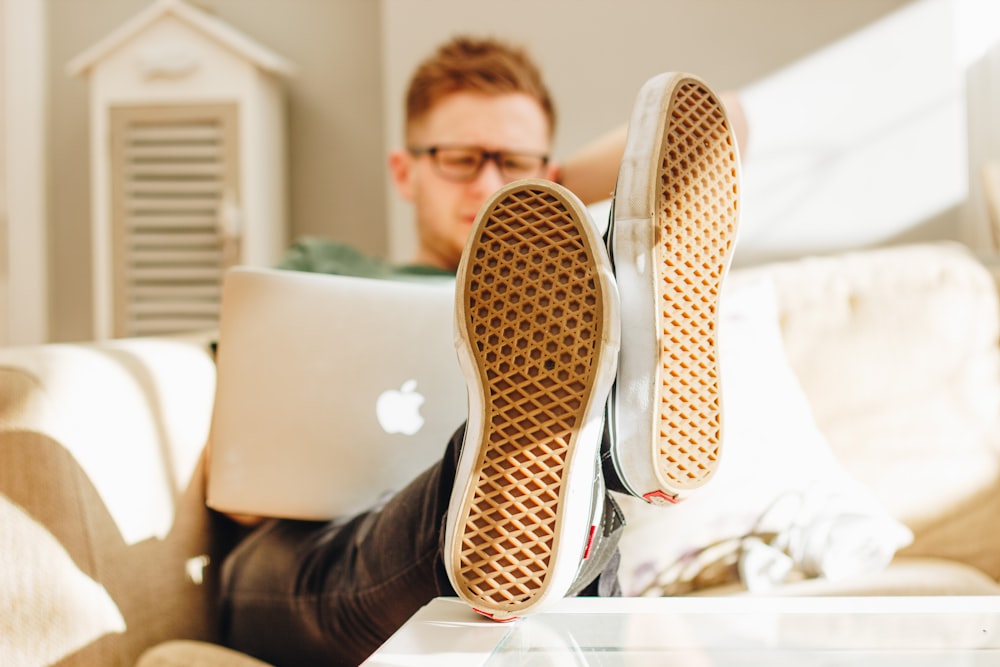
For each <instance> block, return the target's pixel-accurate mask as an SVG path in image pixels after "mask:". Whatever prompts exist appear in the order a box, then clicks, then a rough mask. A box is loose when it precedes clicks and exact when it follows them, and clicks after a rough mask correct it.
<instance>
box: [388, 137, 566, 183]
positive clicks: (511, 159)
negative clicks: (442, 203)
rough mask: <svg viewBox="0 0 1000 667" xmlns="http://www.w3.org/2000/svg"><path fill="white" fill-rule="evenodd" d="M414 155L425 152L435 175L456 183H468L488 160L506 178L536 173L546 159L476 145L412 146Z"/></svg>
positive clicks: (540, 155)
mask: <svg viewBox="0 0 1000 667" xmlns="http://www.w3.org/2000/svg"><path fill="white" fill-rule="evenodd" d="M408 150H409V151H410V154H412V155H415V156H420V155H429V156H430V158H431V161H432V162H433V164H434V168H435V169H436V170H437V172H438V173H439V174H441V175H442V176H443V177H445V178H446V179H448V180H449V181H455V182H456V183H468V182H469V181H472V180H474V179H475V178H476V176H478V175H479V172H480V171H482V169H483V166H484V165H485V164H486V163H487V162H489V161H490V160H492V161H493V162H495V163H496V165H497V169H499V170H500V175H501V176H503V178H504V179H506V180H507V181H516V180H518V179H521V178H531V177H533V176H538V175H539V174H540V173H541V171H542V168H543V167H545V165H546V164H548V162H549V156H548V155H542V154H538V153H521V152H517V151H488V150H484V149H482V148H479V147H478V146H426V147H425V146H413V147H411V148H409V149H408Z"/></svg>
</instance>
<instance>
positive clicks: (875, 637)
mask: <svg viewBox="0 0 1000 667" xmlns="http://www.w3.org/2000/svg"><path fill="white" fill-rule="evenodd" d="M364 665H365V666H366V667H374V666H379V667H388V666H390V665H391V666H394V667H400V666H404V665H405V666H406V667H422V666H427V667H430V666H432V665H433V666H434V667H451V666H454V667H459V666H460V667H474V666H483V667H511V666H513V665H518V666H521V667H530V666H532V665H539V666H540V665H573V666H583V665H599V666H601V667H618V666H622V667H625V666H627V667H647V666H648V667H654V666H655V667H661V666H663V665H668V666H670V667H673V666H681V667H687V666H690V667H702V666H707V665H712V666H723V667H729V666H733V667H735V666H741V667H742V666H744V665H746V666H750V665H754V666H756V665H766V666H767V667H782V666H784V665H789V666H792V665H794V666H795V667H809V666H812V665H823V666H840V665H850V666H856V665H865V666H871V667H876V666H877V667H895V666H897V665H898V666H901V667H902V666H904V665H905V666H906V667H924V666H930V665H934V666H938V665H941V666H947V667H965V666H975V667H979V666H985V665H998V666H1000V597H993V596H983V597H944V596H940V597H854V598H846V597H845V598H794V597H785V598H782V597H703V598H697V597H684V598H604V599H599V598H573V599H566V600H563V601H562V602H560V603H559V604H558V605H557V606H555V607H554V608H553V609H552V610H550V611H547V612H545V613H542V614H538V615H535V616H528V617H525V618H522V619H519V620H516V621H513V622H510V623H495V622H493V621H490V620H487V619H485V618H482V617H480V616H479V615H478V614H476V613H475V612H473V611H471V610H470V609H469V608H468V607H467V606H466V605H465V604H464V603H462V602H460V601H458V600H457V599H454V598H438V599H436V600H433V601H432V602H431V603H430V604H428V605H427V606H425V607H423V608H422V609H421V610H420V611H418V612H417V613H416V614H414V616H413V617H412V618H411V619H410V620H409V621H408V622H407V623H406V624H405V625H404V626H403V627H402V628H400V630H399V631H398V632H397V633H396V634H394V635H393V636H392V637H391V638H390V639H389V640H388V641H387V642H386V643H385V644H384V645H383V646H382V647H381V648H380V649H379V650H378V651H377V652H376V653H375V654H374V655H372V656H371V658H369V660H367V661H366V662H365V663H364Z"/></svg>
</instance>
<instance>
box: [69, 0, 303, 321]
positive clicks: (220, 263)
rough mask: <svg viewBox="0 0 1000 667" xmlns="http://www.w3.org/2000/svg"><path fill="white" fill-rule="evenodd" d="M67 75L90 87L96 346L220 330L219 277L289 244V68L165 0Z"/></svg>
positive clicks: (268, 261) (212, 20)
mask: <svg viewBox="0 0 1000 667" xmlns="http://www.w3.org/2000/svg"><path fill="white" fill-rule="evenodd" d="M69 71H70V72H71V73H72V74H75V75H79V76H85V77H87V78H88V81H89V84H90V114H91V120H90V125H91V190H92V195H91V196H92V205H91V226H92V239H93V265H94V310H95V312H94V322H95V331H94V336H95V338H97V339H102V338H109V337H122V336H135V335H157V334H166V333H174V332H180V331H192V330H204V329H210V328H213V327H214V326H215V325H216V322H217V316H218V308H219V287H220V282H221V276H222V273H223V271H224V270H225V269H226V268H227V267H228V266H230V265H232V264H252V265H263V266H266V265H272V264H273V263H274V262H275V261H277V259H278V258H280V256H281V254H282V253H283V252H284V250H285V248H286V247H287V221H286V209H287V204H286V198H287V195H286V184H285V181H286V173H285V172H286V166H285V165H286V160H285V119H284V101H283V91H282V85H281V84H282V77H284V76H287V75H289V74H290V73H291V71H292V67H291V65H290V64H289V63H288V62H287V61H285V60H284V59H283V58H281V57H280V56H278V55H276V54H274V53H273V52H271V51H269V50H268V49H266V48H264V47H262V46H260V45H259V44H257V43H255V42H253V41H252V40H251V39H249V38H248V37H246V36H245V35H242V34H240V33H238V32H237V31H235V30H234V29H233V28H231V27H230V26H228V25H227V24H225V23H223V22H222V21H220V20H219V19H217V18H216V17H214V16H211V15H208V14H206V13H204V12H202V11H201V10H198V9H196V8H194V7H192V6H190V5H188V4H186V3H184V2H182V1H181V0H159V1H158V2H154V3H153V4H151V5H150V6H149V7H148V8H147V9H146V10H145V11H144V12H142V13H140V14H139V15H137V16H135V17H134V18H133V19H131V20H130V21H128V22H126V23H125V24H124V25H122V26H121V27H120V28H118V29H117V30H116V31H114V32H113V33H111V34H110V35H108V37H106V38H105V39H104V40H102V41H101V42H99V43H98V44H96V45H94V46H93V47H91V48H90V49H88V50H87V51H85V52H84V53H82V54H80V55H79V56H77V58H75V59H74V60H73V61H72V62H71V63H70V64H69Z"/></svg>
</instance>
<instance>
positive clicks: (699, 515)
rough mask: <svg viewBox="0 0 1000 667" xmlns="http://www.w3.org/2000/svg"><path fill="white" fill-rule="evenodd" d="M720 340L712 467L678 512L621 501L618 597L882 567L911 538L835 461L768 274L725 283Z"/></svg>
mask: <svg viewBox="0 0 1000 667" xmlns="http://www.w3.org/2000/svg"><path fill="white" fill-rule="evenodd" d="M734 285H735V284H734ZM719 336H720V364H721V373H722V398H723V407H724V413H723V419H724V429H723V448H722V457H721V462H720V467H719V471H718V473H717V474H716V476H715V478H714V479H713V480H711V481H710V482H709V483H708V484H707V485H706V486H705V487H704V488H702V489H699V490H698V492H697V493H695V494H693V495H692V497H691V498H690V499H689V500H687V501H685V502H684V503H682V504H681V505H679V506H677V507H662V508H661V507H656V506H651V505H648V504H646V503H644V502H642V501H639V500H637V499H632V498H624V499H623V500H622V506H623V509H624V511H625V514H626V518H627V525H626V527H625V532H624V534H623V536H622V542H621V558H622V564H621V570H620V571H621V580H622V588H623V590H624V592H625V594H626V595H650V594H655V595H663V594H667V595H675V594H681V593H687V592H690V591H693V590H698V589H699V588H701V587H704V586H710V585H716V584H718V583H719V582H720V581H724V580H728V579H734V578H736V577H740V578H741V579H742V580H744V581H746V582H748V583H750V584H751V585H754V586H756V587H767V586H770V585H772V583H773V582H774V581H782V580H783V579H784V578H785V577H786V576H789V575H791V574H793V570H794V571H796V572H799V573H802V574H805V575H808V576H818V575H823V576H828V577H840V576H847V575H849V574H852V573H855V572H857V571H871V570H879V569H881V568H882V567H884V566H885V565H886V564H887V563H888V562H889V561H890V560H891V559H892V557H893V555H894V554H895V552H896V550H897V549H898V548H899V547H900V546H901V545H904V544H906V543H908V541H909V539H910V537H911V535H910V533H909V531H908V530H907V529H906V528H905V527H904V526H902V525H900V524H899V523H898V522H896V521H894V520H893V519H892V518H891V517H890V516H889V515H888V514H887V513H886V512H885V511H884V509H883V508H881V506H880V504H879V503H878V501H877V500H875V499H874V498H873V497H872V496H871V495H870V494H869V493H868V492H867V491H866V490H865V489H864V488H862V486H861V485H860V484H859V483H858V482H857V481H856V480H854V479H852V478H851V476H850V475H849V474H848V473H847V472H846V471H845V470H844V469H843V467H841V466H840V465H839V463H838V462H837V461H836V460H835V459H834V457H833V454H832V453H831V451H830V449H829V447H828V445H827V443H826V440H825V438H824V437H823V434H822V433H821V432H820V431H819V429H818V428H817V426H816V424H815V421H814V420H813V418H812V414H811V412H810V408H809V404H808V401H807V400H806V398H805V395H804V394H803V393H802V389H801V387H800V386H799V384H798V382H797V380H796V378H795V376H794V374H793V372H792V370H791V368H790V367H789V365H788V360H787V358H786V356H785V353H784V350H783V346H782V339H781V331H780V329H779V326H778V320H777V304H776V301H775V294H774V290H773V286H772V285H771V284H770V282H769V281H767V280H759V281H756V282H751V283H748V282H746V281H742V282H741V284H739V285H735V286H734V287H730V286H729V284H727V288H726V290H725V292H724V294H723V299H722V312H721V318H720V324H719ZM752 535H756V536H759V539H758V540H754V539H753V538H751V537H750V536H752ZM751 544H755V545H756V546H758V547H759V548H756V549H754V550H750V549H749V548H748V547H749V545H751ZM778 565H785V566H786V567H787V570H785V571H779V570H778V568H777V567H776V566H778Z"/></svg>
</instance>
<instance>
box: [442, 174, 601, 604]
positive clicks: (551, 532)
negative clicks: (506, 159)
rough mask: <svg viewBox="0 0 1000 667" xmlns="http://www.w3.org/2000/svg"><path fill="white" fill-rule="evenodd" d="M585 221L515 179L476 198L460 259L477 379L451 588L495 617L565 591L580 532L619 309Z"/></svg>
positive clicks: (462, 337)
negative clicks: (480, 204)
mask: <svg viewBox="0 0 1000 667" xmlns="http://www.w3.org/2000/svg"><path fill="white" fill-rule="evenodd" d="M589 224H590V223H589V220H588V219H587V217H586V213H585V211H584V209H583V208H582V205H581V204H579V201H578V200H576V199H575V197H573V196H572V195H571V194H570V193H569V192H568V191H566V190H565V189H562V188H560V187H559V186H556V185H555V184H552V183H548V182H543V181H522V182H520V183H517V184H514V185H513V187H512V186H508V187H507V188H505V189H504V190H501V191H500V192H499V193H498V194H497V195H495V196H494V198H493V199H492V200H491V201H490V202H488V203H487V204H486V206H485V208H484V209H483V212H482V213H481V214H480V218H479V222H478V223H477V226H476V227H475V228H474V229H473V231H472V237H471V238H470V242H469V246H468V247H467V248H466V252H465V255H464V258H463V262H462V266H461V267H460V268H459V273H458V284H457V286H456V290H457V295H456V299H457V309H456V313H457V336H458V349H459V357H460V360H461V361H462V365H463V368H464V369H465V370H466V376H467V378H468V377H469V376H470V375H472V376H473V377H474V378H475V382H473V383H471V384H470V394H469V401H470V415H469V424H468V427H467V434H466V441H465V445H464V447H463V452H462V460H461V461H460V464H459V472H458V474H457V475H456V480H457V481H456V486H455V493H454V494H453V497H452V503H451V506H450V507H449V517H448V536H447V538H446V543H447V546H446V555H445V558H446V564H447V565H448V571H449V576H450V578H451V579H452V584H453V586H454V587H455V589H456V591H457V592H458V594H459V596H460V597H462V598H463V599H465V600H466V601H467V602H469V603H470V604H471V605H472V606H473V607H474V608H475V609H476V610H477V611H480V612H481V613H484V614H486V615H488V616H491V617H493V618H496V619H498V620H499V619H503V618H506V617H510V616H516V615H521V614H523V613H527V612H529V611H532V610H533V608H534V607H535V606H536V605H538V604H541V603H542V602H543V601H544V600H545V599H547V598H553V599H559V598H561V597H562V596H563V595H564V594H565V591H566V590H567V589H568V587H569V586H570V584H571V583H572V580H573V578H574V577H575V575H576V572H577V570H578V567H579V564H580V562H581V559H582V558H583V556H584V552H585V549H586V547H587V541H588V538H589V536H590V529H591V516H590V514H591V510H592V503H591V500H592V496H593V493H594V490H593V486H594V482H593V480H594V472H595V466H596V460H597V452H598V448H599V444H600V438H601V434H602V424H601V420H602V415H603V410H604V404H605V400H606V396H607V393H608V391H609V390H610V386H611V382H612V381H613V375H614V363H615V359H616V354H617V315H618V313H617V308H616V298H617V297H616V294H614V293H613V282H612V280H613V279H612V278H611V273H610V267H609V266H608V262H607V259H606V257H602V256H601V255H600V253H603V252H604V249H603V248H602V247H600V246H599V243H600V240H599V239H596V238H594V235H593V234H592V233H590V232H589V231H588V230H587V229H586V228H585V225H589ZM602 262H603V264H602ZM609 311H610V312H609ZM609 314H612V315H613V316H614V318H609ZM610 319H614V321H613V323H612V322H610V321H609V320H610ZM462 479H464V480H465V484H462V483H460V482H459V481H458V480H462ZM574 480H575V488H574ZM582 487H586V488H582Z"/></svg>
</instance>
